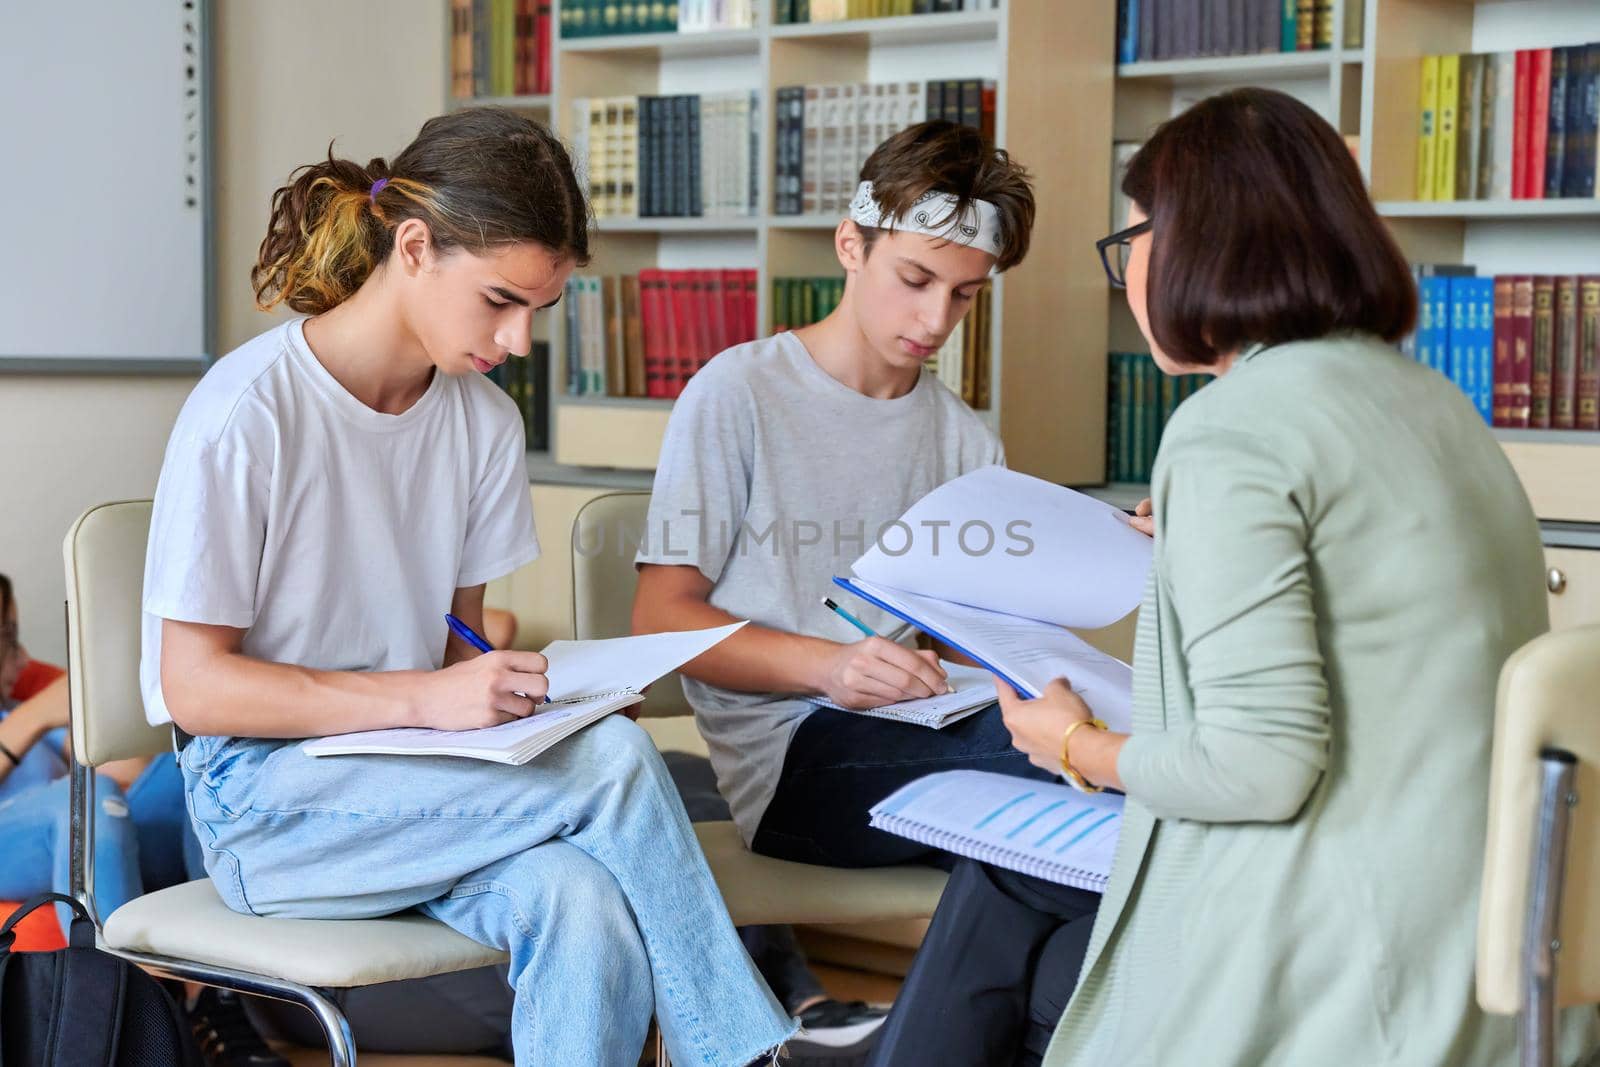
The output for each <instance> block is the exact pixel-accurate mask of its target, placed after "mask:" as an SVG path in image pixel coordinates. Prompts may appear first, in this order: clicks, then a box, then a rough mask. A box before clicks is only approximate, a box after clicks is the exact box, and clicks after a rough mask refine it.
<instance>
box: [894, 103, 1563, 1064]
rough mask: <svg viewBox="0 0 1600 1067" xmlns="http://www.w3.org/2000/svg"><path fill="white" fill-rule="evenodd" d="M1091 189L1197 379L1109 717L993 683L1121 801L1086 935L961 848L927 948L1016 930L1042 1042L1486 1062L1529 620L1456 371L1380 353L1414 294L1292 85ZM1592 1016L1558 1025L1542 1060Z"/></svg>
mask: <svg viewBox="0 0 1600 1067" xmlns="http://www.w3.org/2000/svg"><path fill="white" fill-rule="evenodd" d="M1123 191H1124V192H1126V193H1127V194H1128V196H1129V197H1130V198H1131V200H1132V201H1133V204H1134V210H1133V213H1132V217H1131V222H1132V223H1133V225H1131V226H1130V227H1129V228H1128V229H1126V230H1123V231H1121V232H1120V233H1117V234H1113V235H1111V236H1110V237H1108V238H1106V239H1105V240H1104V241H1102V242H1101V251H1102V256H1103V258H1104V262H1105V266H1106V270H1107V272H1108V273H1109V274H1110V275H1111V276H1112V281H1113V283H1115V284H1118V285H1125V286H1126V288H1127V292H1128V299H1129V303H1130V304H1131V306H1132V309H1133V313H1134V315H1135V317H1136V318H1137V319H1138V322H1139V326H1140V328H1141V329H1142V330H1143V332H1144V335H1145V337H1146V338H1147V339H1148V340H1149V342H1150V349H1151V354H1152V356H1153V358H1154V359H1155V361H1156V364H1157V365H1158V366H1159V367H1160V368H1161V369H1162V371H1164V372H1165V373H1167V374H1187V373H1194V372H1205V373H1209V374H1213V375H1215V376H1216V380H1215V381H1214V382H1212V383H1211V384H1209V385H1207V386H1206V388H1204V389H1202V390H1201V391H1200V392H1199V393H1198V394H1196V395H1195V396H1194V397H1193V398H1191V399H1190V400H1189V401H1187V402H1186V403H1185V404H1184V405H1183V407H1182V408H1180V409H1179V410H1178V412H1177V414H1176V416H1175V417H1174V418H1173V419H1172V422H1171V423H1170V424H1169V426H1168V429H1167V430H1166V432H1165V434H1164V435H1163V437H1162V440H1161V449H1160V454H1159V455H1158V456H1157V458H1156V465H1155V476H1154V479H1153V482H1152V486H1151V497H1152V501H1153V510H1154V520H1155V536H1156V545H1155V566H1154V569H1153V572H1152V575H1151V580H1150V585H1149V589H1148V591H1147V593H1146V596H1145V600H1144V604H1143V606H1142V608H1141V609H1140V612H1139V626H1138V640H1137V646H1136V652H1135V657H1134V715H1133V730H1132V733H1131V734H1116V733H1110V732H1108V731H1107V730H1106V729H1105V728H1104V726H1103V725H1100V724H1098V723H1095V722H1092V721H1090V713H1089V710H1088V708H1087V707H1085V706H1084V704H1083V703H1082V701H1080V700H1079V699H1078V698H1077V697H1076V696H1074V695H1073V693H1072V691H1071V689H1070V688H1069V687H1068V686H1067V685H1066V684H1063V683H1061V682H1057V683H1055V684H1054V685H1053V686H1052V687H1051V688H1050V689H1048V690H1047V691H1046V693H1045V695H1044V696H1043V697H1041V698H1040V699H1038V700H1021V699H1019V698H1018V697H1016V696H1015V695H1014V694H1012V693H1010V692H1009V691H1007V690H1006V687H1005V686H1001V687H1000V690H1001V694H1002V699H1001V704H1002V708H1003V711H1004V714H1005V719H1006V722H1007V725H1008V726H1009V727H1010V729H1011V733H1012V738H1013V740H1014V742H1015V744H1016V745H1017V747H1018V748H1019V749H1021V750H1023V751H1024V752H1026V753H1028V755H1029V757H1030V758H1031V759H1032V761H1033V762H1034V763H1035V764H1037V765H1038V766H1040V767H1047V768H1049V769H1051V770H1054V771H1057V772H1059V773H1063V774H1065V775H1066V776H1067V777H1068V778H1069V779H1076V780H1080V781H1082V782H1083V783H1084V784H1085V785H1087V786H1088V787H1089V788H1091V789H1098V788H1110V789H1120V790H1122V791H1123V792H1125V793H1126V794H1127V809H1126V818H1125V821H1124V826H1123V830H1122V837H1121V842H1120V845H1119V848H1118V852H1117V858H1116V863H1115V866H1114V868H1113V871H1112V875H1111V881H1110V884H1109V885H1108V886H1107V888H1106V892H1105V895H1104V898H1103V900H1102V902H1101V905H1100V908H1099V911H1098V914H1097V916H1096V917H1095V919H1094V920H1093V931H1092V934H1091V935H1090V936H1089V937H1088V938H1087V939H1086V941H1087V947H1086V949H1085V948H1084V947H1082V946H1083V945H1084V942H1085V939H1084V938H1083V937H1082V936H1081V932H1080V931H1079V930H1078V929H1076V928H1077V927H1080V926H1081V925H1082V921H1081V920H1076V921H1074V919H1073V916H1074V915H1075V914H1076V913H1075V912H1073V911H1071V909H1069V908H1067V907H1063V906H1061V905H1059V904H1057V903H1055V902H1056V901H1063V900H1066V899H1068V895H1069V894H1070V893H1072V892H1073V891H1071V890H1066V889H1064V888H1062V887H1059V886H1050V885H1048V884H1047V883H1042V882H1037V881H1033V880H1026V879H1020V876H1013V875H1009V874H1008V875H1005V876H1004V877H1000V876H998V875H997V874H996V873H995V872H992V871H990V870H988V869H986V868H980V867H978V865H976V864H969V865H967V866H966V867H965V868H963V869H961V870H958V872H957V874H956V876H955V879H954V880H953V881H952V883H951V884H952V887H953V888H955V889H957V890H958V892H956V893H954V894H952V893H950V892H947V894H946V896H945V899H944V900H943V901H942V902H941V904H940V908H939V913H938V915H937V916H936V917H935V918H934V923H933V929H932V930H930V932H929V939H928V943H927V944H928V945H930V946H933V947H934V948H938V947H940V946H948V945H955V944H960V943H962V942H963V941H964V942H965V944H966V945H967V946H969V947H970V946H971V945H972V944H973V943H974V938H973V937H972V933H971V931H970V930H969V931H968V932H967V935H966V936H965V937H964V938H962V937H957V936H955V935H953V933H952V931H951V930H950V929H949V927H950V926H951V925H952V923H953V922H955V921H960V920H965V921H966V922H967V923H968V924H970V925H972V926H974V927H980V928H981V938H980V940H981V944H982V946H983V950H984V951H985V952H989V951H994V947H995V946H996V945H998V944H1001V943H1008V944H1009V946H1010V947H1011V948H1012V949H1013V950H1014V951H1016V953H1017V956H1018V966H1017V974H1018V978H1017V981H1018V982H1019V983H1023V984H1025V985H1028V986H1029V987H1030V988H1029V993H1028V999H1029V1002H1030V1003H1031V1005H1032V1010H1033V1012H1034V1014H1035V1016H1037V1015H1038V1014H1039V1012H1040V1011H1041V1010H1042V1008H1043V1007H1044V1006H1047V1005H1049V1004H1051V1003H1054V1004H1055V1005H1057V1006H1058V1007H1059V1005H1060V1004H1062V1003H1066V1007H1065V1011H1064V1012H1063V1013H1062V1014H1061V1016H1060V1021H1059V1025H1058V1026H1057V1027H1056V1029H1055V1035H1054V1039H1053V1040H1052V1041H1051V1042H1050V1045H1049V1048H1048V1050H1047V1051H1046V1053H1045V1054H1044V1057H1043V1058H1044V1063H1045V1064H1046V1065H1047V1067H1089V1065H1093V1067H1103V1065H1104V1064H1117V1065H1118V1067H1135V1065H1150V1067H1174V1065H1178V1064H1183V1065H1186V1067H1187V1065H1195V1067H1211V1065H1228V1067H1234V1065H1238V1067H1257V1065H1288V1067H1317V1065H1321V1064H1327V1065H1330V1067H1332V1065H1338V1067H1348V1065H1351V1064H1360V1065H1362V1067H1376V1065H1379V1064H1395V1065H1400V1064H1405V1065H1413V1064H1415V1065H1421V1064H1427V1065H1429V1067H1440V1065H1474V1067H1476V1065H1484V1067H1488V1065H1491V1064H1494V1065H1504V1064H1510V1063H1513V1062H1515V1059H1516V1034H1515V1030H1514V1021H1513V1020H1512V1019H1510V1018H1502V1017H1492V1016H1488V1015H1485V1014H1484V1013H1483V1012H1482V1011H1480V1010H1479V1009H1478V1007H1477V1005H1476V1003H1475V1002H1474V999H1473V952H1474V931H1475V928H1476V909H1477V901H1478V886H1479V881H1480V877H1481V874H1482V864H1483V842H1484V833H1485V820H1486V811H1487V807H1488V800H1487V782H1488V775H1489V747H1490V733H1491V726H1492V720H1493V717H1494V695H1495V687H1496V681H1497V678H1498V674H1499V671H1500V667H1501V665H1502V664H1503V663H1504V662H1505V660H1506V657H1507V656H1508V655H1509V654H1510V653H1511V652H1512V651H1513V650H1514V649H1516V648H1517V647H1518V646H1520V645H1522V644H1523V643H1525V642H1526V641H1528V640H1530V639H1531V638H1533V637H1535V636H1537V635H1538V634H1540V633H1541V632H1543V631H1544V630H1545V629H1546V628H1547V627H1548V620H1547V618H1546V609H1545V594H1544V591H1543V588H1542V582H1541V575H1542V570H1543V568H1542V555H1541V550H1540V545H1539V530H1538V525H1537V523H1536V522H1535V520H1534V517H1533V513H1532V511H1531V510H1530V508H1529V506H1528V501H1527V498H1526V496H1525V495H1524V494H1523V491H1522V488H1521V486H1520V485H1519V483H1518V482H1517V479H1516V476H1515V475H1514V474H1513V472H1512V470H1511V467H1510V464H1509V463H1508V462H1507V461H1506V458H1505V456H1504V454H1503V453H1502V452H1501V450H1500V448H1499V447H1498V446H1497V445H1496V443H1495V440H1494V438H1493V436H1492V435H1491V434H1490V432H1489V431H1488V429H1487V428H1486V427H1485V426H1484V424H1483V421H1482V419H1481V418H1479V416H1478V415H1477V413H1476V412H1475V411H1474V409H1473V406H1472V405H1471V403H1469V402H1468V400H1467V399H1466V397H1465V396H1464V395H1462V393H1461V392H1460V391H1459V390H1457V389H1456V388H1454V387H1453V386H1452V385H1451V384H1450V383H1449V382H1448V381H1446V380H1445V379H1444V378H1443V377H1441V376H1440V375H1439V374H1438V373H1436V372H1435V371H1432V370H1429V369H1427V368H1426V367H1423V366H1421V365H1419V364H1417V363H1415V362H1412V361H1410V360H1408V359H1405V358H1404V357H1402V356H1401V355H1400V354H1399V353H1398V352H1397V351H1396V350H1395V349H1394V348H1393V347H1392V342H1394V341H1395V340H1397V339H1399V337H1400V336H1401V335H1402V334H1404V333H1405V332H1406V331H1407V330H1409V329H1410V328H1411V325H1412V320H1413V319H1414V317H1415V314H1416V293H1415V288H1414V286H1413V284H1412V281H1411V277H1410V274H1409V272H1408V270H1407V268H1406V263H1405V260H1404V259H1403V258H1402V256H1401V254H1400V252H1399V250H1398V249H1397V248H1396V246H1395V243H1394V241H1393V239H1392V238H1391V237H1390V236H1389V234H1388V233H1387V231H1386V230H1385V228H1384V226H1383V224H1382V222H1381V221H1380V220H1379V219H1378V217H1377V214H1376V212H1374V210H1373V208H1372V204H1371V203H1370V201H1369V200H1368V198H1367V194H1366V191H1365V189H1364V187H1363V184H1362V180H1361V175H1360V172H1359V171H1358V170H1357V168H1356V165H1355V163H1354V161H1353V160H1352V159H1351V158H1350V154H1349V151H1348V150H1347V149H1346V147H1345V145H1344V143H1343V141H1342V140H1341V139H1340V137H1339V135H1338V134H1337V133H1336V132H1335V131H1334V130H1333V129H1332V128H1331V127H1330V126H1328V124H1327V123H1325V122H1324V121H1323V120H1322V119H1321V118H1319V117H1317V115H1316V114H1315V113H1314V112H1312V111H1311V110H1310V109H1309V108H1307V107H1305V106H1304V105H1302V104H1300V103H1298V102H1296V101H1295V100H1293V99H1292V98H1290V97H1288V96H1285V95H1283V94H1282V93H1276V92H1270V91H1267V90H1262V89H1245V90H1239V91H1235V92H1229V93H1225V94H1223V95H1220V96H1216V97H1213V98H1211V99H1209V100H1206V101H1203V102H1202V103H1200V104H1198V105H1196V106H1195V107H1194V108H1192V109H1190V110H1189V111H1187V112H1185V113H1184V114H1182V115H1180V116H1178V117H1177V118H1174V119H1172V120H1171V121H1169V122H1167V123H1166V124H1164V125H1163V126H1162V127H1161V128H1160V129H1159V130H1157V131H1156V133H1155V135H1154V136H1153V137H1152V138H1151V139H1150V140H1149V142H1148V143H1147V144H1145V146H1144V147H1143V148H1142V149H1141V150H1140V152H1139V154H1138V155H1137V156H1135V157H1134V159H1133V161H1132V163H1131V165H1130V166H1129V169H1128V173H1127V177H1126V179H1125V181H1124V182H1123ZM1063 595H1064V596H1065V595H1070V590H1063ZM1069 731H1070V733H1069ZM1058 946H1059V947H1058ZM1073 946H1078V947H1077V948H1076V949H1074V947H1073ZM1074 951H1076V952H1077V953H1079V954H1081V955H1082V958H1083V963H1082V967H1081V971H1080V969H1079V968H1078V967H1076V966H1072V963H1073V962H1075V961H1074V960H1068V962H1067V965H1066V966H1063V965H1062V961H1061V959H1059V958H1058V956H1059V955H1060V954H1062V953H1064V954H1065V955H1067V956H1071V955H1072V953H1073V952H1074ZM940 971H942V977H943V978H944V980H945V981H946V982H947V983H948V984H950V985H952V986H953V987H954V988H955V989H957V990H958V991H960V992H961V993H962V995H969V994H971V993H972V991H970V990H965V989H964V988H963V987H962V986H961V984H960V974H961V967H960V963H959V961H958V960H957V959H955V958H954V957H953V956H951V955H946V956H945V958H943V959H934V958H932V957H931V955H930V954H929V953H928V951H927V949H925V950H924V954H923V955H922V956H920V957H919V959H918V960H917V963H916V964H915V966H914V967H913V969H912V974H911V976H910V978H909V979H908V983H907V989H908V990H910V991H912V992H915V993H920V994H921V996H920V998H919V999H920V1003H919V1002H914V1001H911V1000H908V1001H907V1002H906V1003H905V1004H903V1005H899V1006H897V1008H896V1016H898V1018H896V1017H891V1020H890V1023H889V1024H887V1025H886V1032H885V1034H884V1037H885V1039H887V1040H886V1043H885V1045H884V1046H882V1047H881V1048H880V1050H879V1051H880V1053H881V1055H880V1059H879V1061H878V1062H882V1063H887V1062H893V1050H892V1042H893V1039H894V1038H895V1037H896V1036H897V1035H898V1034H901V1033H904V1032H905V1030H906V1029H907V1026H906V1023H907V1022H915V1023H916V1025H917V1026H918V1027H923V1026H929V1027H937V1026H938V1022H937V1018H938V1015H939V1011H938V1007H939V1005H937V1004H936V1003H934V1002H935V1001H937V999H938V994H937V993H933V992H930V990H933V989H935V988H936V987H937V983H936V982H934V981H933V980H932V977H933V976H934V975H935V974H937V973H938V972H940ZM1063 974H1064V975H1066V977H1065V978H1062V977H1061V976H1062V975H1063ZM919 978H920V979H921V981H920V982H919ZM1073 978H1076V989H1075V990H1073V989H1072V988H1071V987H1072V982H1073ZM1069 991H1070V1002H1067V999H1066V998H1067V994H1068V992H1069ZM982 1000H983V998H982V997H981V996H980V997H979V1001H980V1003H981V1002H982ZM947 1005H948V1007H949V1008H951V1009H953V1010H952V1014H957V1015H958V1016H959V1015H960V1014H962V1009H960V1008H956V1007H955V1005H954V1004H953V1003H949V1002H947ZM1593 1020H1594V1012H1593V1010H1592V1009H1589V1008H1575V1009H1572V1010H1571V1011H1570V1012H1569V1013H1568V1014H1567V1015H1565V1016H1564V1017H1563V1019H1562V1020H1561V1021H1562V1028H1561V1033H1560V1037H1561V1041H1560V1055H1559V1057H1558V1062H1559V1063H1562V1064H1571V1063H1574V1062H1578V1061H1579V1059H1580V1057H1581V1055H1582V1054H1583V1052H1584V1050H1586V1049H1588V1048H1591V1047H1592V1046H1593V1043H1594V1028H1593ZM1024 1022H1025V1020H1017V1027H1018V1031H1019V1032H1021V1030H1022V1029H1023V1024H1024ZM897 1026H898V1029H897ZM947 1029H950V1030H954V1029H956V1028H955V1027H953V1026H952V1027H948V1028H947ZM991 1032H993V1031H992V1030H991ZM952 1047H953V1048H956V1049H957V1050H958V1054H959V1056H965V1057H968V1058H950V1057H946V1058H942V1059H940V1060H938V1062H939V1063H941V1064H950V1065H954V1064H959V1063H975V1062H980V1061H978V1060H975V1059H972V1058H970V1053H968V1051H967V1050H966V1049H965V1048H963V1047H962V1046H961V1045H960V1044H959V1042H958V1040H956V1039H952ZM996 1053H1003V1050H1001V1049H999V1048H998V1047H994V1046H992V1047H991V1048H990V1050H989V1052H988V1053H987V1054H988V1055H990V1057H991V1058H990V1059H988V1060H985V1061H982V1062H988V1063H1014V1062H1019V1061H1020V1060H1022V1059H1024V1058H1025V1057H1026V1056H1028V1055H1029V1053H1028V1052H1027V1050H1026V1049H1023V1050H1022V1051H1021V1054H1020V1055H1019V1054H1018V1053H1017V1052H1013V1053H1012V1056H1013V1057H1015V1058H1013V1059H1009V1060H1008V1059H1005V1058H1002V1055H997V1054H996Z"/></svg>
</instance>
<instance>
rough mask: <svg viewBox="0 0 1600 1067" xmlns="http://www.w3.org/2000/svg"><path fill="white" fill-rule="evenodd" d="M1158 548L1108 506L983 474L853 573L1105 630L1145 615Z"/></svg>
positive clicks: (928, 509)
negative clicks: (1133, 614) (1138, 611)
mask: <svg viewBox="0 0 1600 1067" xmlns="http://www.w3.org/2000/svg"><path fill="white" fill-rule="evenodd" d="M1152 546H1153V542H1152V541H1151V539H1150V538H1148V537H1146V536H1145V535H1144V534H1142V533H1140V532H1139V531H1138V530H1135V529H1134V528H1133V527H1132V526H1130V525H1129V523H1128V516H1127V515H1125V514H1124V513H1123V512H1121V511H1119V510H1118V509H1116V508H1114V507H1112V506H1111V505H1109V504H1107V503H1105V502H1104V501H1101V500H1096V499H1095V498H1094V497H1091V496H1087V495H1085V494H1083V493H1079V492H1075V491H1073V490H1071V489H1066V488H1063V487H1062V486H1059V485H1053V484H1051V483H1050V482H1046V481H1042V480H1040V479H1038V478H1033V477H1030V476H1028V475H1026V474H1019V473H1018V472H1016V471H1012V470H1007V469H1005V468H1004V467H983V468H980V469H979V470H975V471H972V472H971V473H969V474H964V475H962V476H961V477H959V478H956V479H953V480H951V481H948V482H946V483H944V484H943V485H941V486H939V487H938V488H937V489H935V490H933V492H931V493H929V494H927V495H926V496H924V497H923V498H922V499H920V500H918V501H917V502H916V503H915V504H913V505H911V507H910V508H909V509H908V510H907V511H906V512H905V514H903V515H902V516H901V517H900V520H899V523H898V525H897V526H894V527H889V528H886V529H885V531H884V533H883V534H881V535H880V536H879V538H878V540H877V542H876V543H875V544H873V546H872V547H871V548H870V549H868V550H867V552H866V553H865V554H864V555H863V556H862V557H861V558H860V559H858V560H856V561H855V563H854V564H853V565H852V567H851V571H852V572H853V573H854V574H855V576H856V577H858V578H864V579H866V580H867V581H869V582H873V583H875V584H877V585H884V586H888V587H890V588H893V589H904V590H907V591H909V592H912V593H919V594H923V595H927V596H936V597H938V598H939V599H941V600H949V601H953V602H955V603H957V604H970V605H971V606H973V607H978V608H984V609H986V610H989V611H998V612H1003V613H1005V614H1007V615H1017V616H1020V617H1022V618H1025V619H1042V620H1044V621H1045V622H1051V623H1055V624H1056V625H1058V626H1071V627H1076V628H1079V629H1098V628H1099V627H1102V626H1109V625H1111V624H1112V623H1114V622H1116V621H1117V620H1118V619H1121V618H1123V617H1124V616H1126V615H1127V614H1128V613H1129V612H1130V611H1132V610H1133V609H1134V608H1136V607H1138V606H1139V599H1140V597H1142V596H1143V595H1144V585H1145V578H1146V576H1147V575H1148V574H1149V573H1150V564H1151V559H1152Z"/></svg>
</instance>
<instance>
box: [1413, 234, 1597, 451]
mask: <svg viewBox="0 0 1600 1067" xmlns="http://www.w3.org/2000/svg"><path fill="white" fill-rule="evenodd" d="M1416 270H1417V271H1418V273H1419V274H1420V277H1419V278H1418V279H1417V289H1418V296H1419V304H1420V309H1419V315H1418V323H1417V331H1416V333H1415V335H1414V336H1413V337H1412V338H1410V339H1408V341H1407V343H1406V344H1404V345H1402V350H1403V351H1407V352H1409V353H1410V354H1411V355H1413V356H1414V358H1415V359H1417V360H1418V362H1421V363H1424V364H1426V365H1427V366H1430V367H1433V368H1434V369H1435V370H1437V371H1439V372H1440V373H1441V374H1443V375H1445V376H1446V377H1447V378H1449V379H1450V380H1451V381H1452V382H1454V383H1455V384H1456V385H1457V386H1458V387H1459V388H1460V389H1461V390H1462V391H1463V392H1465V393H1466V394H1467V396H1468V397H1470V398H1471V399H1472V401H1473V403H1474V405H1476V407H1477V409H1478V411H1479V413H1480V414H1481V415H1482V416H1483V418H1484V420H1485V421H1486V422H1488V423H1490V424H1491V425H1494V426H1505V427H1512V428H1519V429H1535V430H1600V275H1588V274H1586V275H1572V274H1563V275H1548V274H1501V275H1496V276H1494V277H1477V276H1476V275H1475V272H1474V271H1473V269H1472V268H1471V267H1463V266H1459V265H1454V264H1431V265H1423V266H1420V267H1418V268H1416Z"/></svg>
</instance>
